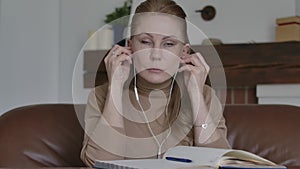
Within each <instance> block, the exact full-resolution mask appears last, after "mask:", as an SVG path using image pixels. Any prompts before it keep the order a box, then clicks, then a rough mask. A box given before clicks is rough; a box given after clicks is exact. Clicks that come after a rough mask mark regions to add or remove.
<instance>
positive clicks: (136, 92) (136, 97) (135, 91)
mask: <svg viewBox="0 0 300 169" xmlns="http://www.w3.org/2000/svg"><path fill="white" fill-rule="evenodd" d="M133 90H134V95H135V99H136V100H137V101H139V100H140V99H139V94H138V91H137V88H136V86H134V89H133Z"/></svg>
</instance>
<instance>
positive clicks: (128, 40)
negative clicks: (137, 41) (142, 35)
mask: <svg viewBox="0 0 300 169" xmlns="http://www.w3.org/2000/svg"><path fill="white" fill-rule="evenodd" d="M127 46H128V47H132V40H131V39H127Z"/></svg>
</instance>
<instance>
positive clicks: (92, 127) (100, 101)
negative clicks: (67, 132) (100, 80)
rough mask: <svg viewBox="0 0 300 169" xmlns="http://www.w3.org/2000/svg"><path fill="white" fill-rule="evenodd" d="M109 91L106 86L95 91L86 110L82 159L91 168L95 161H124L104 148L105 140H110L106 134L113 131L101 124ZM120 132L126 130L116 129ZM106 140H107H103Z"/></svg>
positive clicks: (89, 97)
mask: <svg viewBox="0 0 300 169" xmlns="http://www.w3.org/2000/svg"><path fill="white" fill-rule="evenodd" d="M106 94H107V91H105V86H100V87H97V88H95V89H93V90H92V91H91V92H90V94H89V96H88V102H87V106H86V110H85V117H84V120H85V121H84V122H85V129H84V130H85V135H84V140H83V147H82V150H81V155H80V158H81V160H82V161H83V162H84V163H85V164H86V165H87V166H89V167H92V166H93V165H94V162H95V160H116V159H122V157H120V156H117V155H115V154H113V153H110V152H109V151H107V150H105V149H104V148H102V146H100V145H101V143H103V140H113V139H110V138H109V136H107V134H106V135H105V133H109V132H106V131H108V130H110V129H111V127H109V126H104V125H101V124H100V123H99V121H100V118H101V114H102V113H101V112H102V110H103V107H104V104H105V97H106ZM114 129H115V130H117V131H119V132H123V130H124V129H118V128H114ZM103 138H105V139H103Z"/></svg>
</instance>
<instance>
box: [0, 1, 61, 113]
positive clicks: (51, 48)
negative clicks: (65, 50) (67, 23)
mask: <svg viewBox="0 0 300 169" xmlns="http://www.w3.org/2000/svg"><path fill="white" fill-rule="evenodd" d="M0 6H1V9H0V60H1V61H0V77H1V78H0V114H2V113H3V112H5V111H7V110H9V109H12V108H14V107H18V106H21V105H27V104H36V103H46V102H57V98H58V80H57V79H58V68H59V67H58V56H59V50H58V49H59V0H51V1H49V0H22V1H20V0H2V1H1V5H0Z"/></svg>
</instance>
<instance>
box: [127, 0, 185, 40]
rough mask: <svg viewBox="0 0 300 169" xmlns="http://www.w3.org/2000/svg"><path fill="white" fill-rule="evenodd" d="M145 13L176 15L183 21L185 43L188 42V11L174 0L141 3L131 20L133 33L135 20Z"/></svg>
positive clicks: (153, 0)
mask: <svg viewBox="0 0 300 169" xmlns="http://www.w3.org/2000/svg"><path fill="white" fill-rule="evenodd" d="M143 13H145V14H147V13H152V14H154V15H155V14H166V15H169V16H172V17H176V18H177V19H178V20H181V21H183V24H184V25H183V31H184V39H183V41H185V43H188V42H189V40H188V36H187V22H186V17H187V15H186V13H185V12H184V10H183V9H182V7H181V6H179V5H178V4H177V3H176V2H174V1H173V0H146V1H144V2H142V3H140V4H139V5H138V6H137V8H136V9H135V12H134V16H133V18H132V22H131V35H134V34H133V32H134V31H133V30H134V29H135V26H136V25H135V21H136V20H137V18H138V16H141V15H143Z"/></svg>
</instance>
